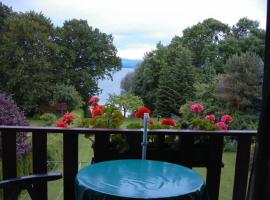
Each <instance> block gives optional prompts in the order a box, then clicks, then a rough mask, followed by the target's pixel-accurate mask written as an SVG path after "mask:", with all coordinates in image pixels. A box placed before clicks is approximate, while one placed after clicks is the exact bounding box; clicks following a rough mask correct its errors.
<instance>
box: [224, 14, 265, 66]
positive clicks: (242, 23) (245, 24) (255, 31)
mask: <svg viewBox="0 0 270 200" xmlns="http://www.w3.org/2000/svg"><path fill="white" fill-rule="evenodd" d="M264 47H265V30H263V29H260V28H259V22H258V21H254V20H250V19H248V18H246V17H245V18H241V19H239V21H238V22H237V23H236V25H234V26H233V27H232V28H231V33H230V34H229V35H228V36H227V37H225V38H224V40H223V41H221V42H220V45H219V55H220V57H221V58H222V59H223V62H225V61H226V60H227V59H228V58H229V57H231V56H233V55H235V54H238V55H240V54H241V53H245V52H253V53H255V54H257V55H259V56H260V57H261V59H264Z"/></svg>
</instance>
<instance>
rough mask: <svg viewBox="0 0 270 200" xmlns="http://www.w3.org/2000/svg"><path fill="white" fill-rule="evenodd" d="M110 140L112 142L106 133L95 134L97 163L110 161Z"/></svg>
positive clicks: (95, 159)
mask: <svg viewBox="0 0 270 200" xmlns="http://www.w3.org/2000/svg"><path fill="white" fill-rule="evenodd" d="M109 140H110V135H109V134H106V133H97V134H95V143H94V161H95V162H100V161H105V160H110V151H109Z"/></svg>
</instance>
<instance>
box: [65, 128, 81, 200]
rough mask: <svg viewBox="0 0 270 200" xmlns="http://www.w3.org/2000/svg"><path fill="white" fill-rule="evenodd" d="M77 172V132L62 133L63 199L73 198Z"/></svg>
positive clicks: (69, 199)
mask: <svg viewBox="0 0 270 200" xmlns="http://www.w3.org/2000/svg"><path fill="white" fill-rule="evenodd" d="M77 172H78V133H76V132H74V133H64V199H65V200H74V199H75V177H76V174H77Z"/></svg>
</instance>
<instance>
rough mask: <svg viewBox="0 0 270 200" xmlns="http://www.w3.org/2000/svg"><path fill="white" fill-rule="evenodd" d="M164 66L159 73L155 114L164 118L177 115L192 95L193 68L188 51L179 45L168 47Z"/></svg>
mask: <svg viewBox="0 0 270 200" xmlns="http://www.w3.org/2000/svg"><path fill="white" fill-rule="evenodd" d="M168 51H169V52H168V55H167V58H166V63H167V64H166V65H164V66H163V68H162V69H161V72H160V77H159V83H158V90H157V98H156V102H155V105H156V108H155V114H157V115H161V116H164V117H168V116H170V114H171V113H177V110H178V108H179V107H180V105H182V104H184V103H185V102H186V101H188V100H190V99H192V97H193V95H194V88H193V83H194V82H195V68H194V67H193V66H192V65H191V54H190V51H189V50H188V49H186V48H184V47H183V46H181V45H171V46H169V47H168Z"/></svg>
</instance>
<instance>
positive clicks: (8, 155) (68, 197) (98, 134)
mask: <svg viewBox="0 0 270 200" xmlns="http://www.w3.org/2000/svg"><path fill="white" fill-rule="evenodd" d="M0 132H1V137H2V170H3V179H9V178H13V177H16V176H17V166H16V133H17V132H28V133H32V153H33V155H32V159H33V173H34V174H35V173H46V172H47V133H53V134H62V135H63V148H64V149H63V166H64V169H63V179H64V180H63V183H64V184H63V187H64V188H63V191H64V199H65V200H74V199H75V190H74V185H75V183H74V182H75V176H76V174H77V171H78V135H79V134H86V133H87V134H92V135H94V138H95V143H94V146H93V147H94V148H93V149H94V161H95V162H99V161H103V160H110V159H119V158H139V159H140V158H141V141H142V130H140V129H86V128H73V129H69V128H68V129H65V128H51V127H31V126H25V127H24V126H0ZM256 133H257V132H256V131H246V130H245V131H238V130H231V131H199V130H171V129H170V130H164V129H162V130H150V131H149V134H150V135H156V137H157V138H158V142H157V145H156V147H155V149H156V150H155V151H153V148H151V146H149V148H148V159H157V160H164V161H169V162H175V163H180V164H183V165H186V166H188V167H205V168H206V169H207V175H206V185H207V189H208V193H209V197H210V199H211V200H217V199H218V196H219V188H220V177H221V168H222V154H223V141H224V137H225V136H230V137H234V138H235V139H236V140H237V141H238V145H237V156H236V164H235V176H234V183H232V184H234V186H233V196H232V199H233V200H244V199H245V197H246V189H247V182H248V172H249V161H250V146H251V141H252V137H253V136H256ZM112 134H124V135H127V137H128V138H130V139H129V140H128V142H129V149H130V150H129V151H128V153H127V154H125V155H124V154H123V155H116V154H114V153H113V151H112V150H111V143H110V142H111V141H110V139H109V138H110V135H112ZM168 135H177V136H179V137H181V140H179V146H180V150H178V151H175V152H174V153H170V154H168V151H167V147H166V143H165V136H168ZM199 136H205V137H207V138H208V144H207V146H206V147H205V148H204V153H203V155H204V156H203V157H204V158H203V159H202V158H201V156H202V154H201V153H202V152H201V149H200V148H197V147H196V146H194V145H193V144H194V140H195V138H196V137H199ZM196 148H197V149H196ZM36 189H38V190H39V193H40V194H42V196H41V197H40V198H39V199H40V200H45V199H48V191H47V184H42V185H38V186H36ZM9 192H12V191H11V190H4V198H5V197H7V195H8V193H9Z"/></svg>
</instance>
